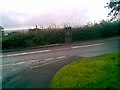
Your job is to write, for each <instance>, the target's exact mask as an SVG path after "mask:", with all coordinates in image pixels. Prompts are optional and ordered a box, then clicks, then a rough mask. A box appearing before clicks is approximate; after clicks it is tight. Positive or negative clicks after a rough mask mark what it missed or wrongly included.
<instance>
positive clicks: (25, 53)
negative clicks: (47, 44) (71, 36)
mask: <svg viewBox="0 0 120 90" xmlns="http://www.w3.org/2000/svg"><path fill="white" fill-rule="evenodd" d="M102 44H104V43H100V44H93V45H85V46H74V47H70V48H63V49H71V48H73V49H74V48H81V47H91V46H97V45H102ZM56 50H57V49H56ZM58 50H62V49H58ZM49 51H52V50H42V51H33V52H24V53H18V54H9V55H0V57H6V56H7V57H10V56H19V55H27V54H34V53H43V52H49Z"/></svg>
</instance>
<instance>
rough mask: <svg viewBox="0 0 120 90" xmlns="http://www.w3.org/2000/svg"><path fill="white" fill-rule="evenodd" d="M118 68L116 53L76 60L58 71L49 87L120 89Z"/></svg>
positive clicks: (119, 65)
mask: <svg viewBox="0 0 120 90" xmlns="http://www.w3.org/2000/svg"><path fill="white" fill-rule="evenodd" d="M118 67H119V68H120V64H119V63H118V53H112V54H105V55H101V56H97V57H93V58H88V59H82V60H78V61H76V62H73V63H71V64H69V65H67V66H64V67H63V68H62V69H61V70H59V71H58V72H57V73H56V75H55V76H54V78H53V80H52V82H51V86H50V87H51V88H120V86H119V85H118V84H120V83H119V82H118Z"/></svg>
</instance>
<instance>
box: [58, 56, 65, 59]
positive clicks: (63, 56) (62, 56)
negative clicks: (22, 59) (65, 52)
mask: <svg viewBox="0 0 120 90" xmlns="http://www.w3.org/2000/svg"><path fill="white" fill-rule="evenodd" d="M66 57H67V56H60V57H57V58H56V59H61V58H66Z"/></svg>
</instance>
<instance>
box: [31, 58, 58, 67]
mask: <svg viewBox="0 0 120 90" xmlns="http://www.w3.org/2000/svg"><path fill="white" fill-rule="evenodd" d="M57 61H59V60H55V61H53V62H57ZM53 62H48V63H45V64H41V65H38V66H34V67H31V69H34V68H37V67H40V66H44V65H47V64H50V63H53Z"/></svg>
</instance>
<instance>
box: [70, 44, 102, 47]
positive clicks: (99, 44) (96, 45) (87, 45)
mask: <svg viewBox="0 0 120 90" xmlns="http://www.w3.org/2000/svg"><path fill="white" fill-rule="evenodd" d="M102 44H104V43H100V44H93V45H85V46H74V47H71V48H81V47H91V46H98V45H102Z"/></svg>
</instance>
